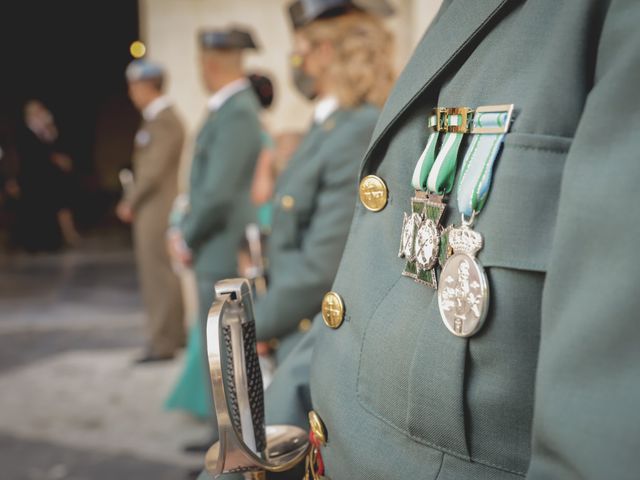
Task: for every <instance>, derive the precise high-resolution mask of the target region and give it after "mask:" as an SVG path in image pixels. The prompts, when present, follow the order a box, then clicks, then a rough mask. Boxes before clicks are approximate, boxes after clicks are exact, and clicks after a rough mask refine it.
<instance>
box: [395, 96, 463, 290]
mask: <svg viewBox="0 0 640 480" xmlns="http://www.w3.org/2000/svg"><path fill="white" fill-rule="evenodd" d="M472 113H473V111H472V110H471V109H469V108H466V107H459V108H436V109H434V111H433V112H432V114H431V116H430V117H429V120H428V126H429V128H430V129H431V134H430V135H429V138H428V140H427V145H426V146H425V148H424V151H423V152H422V155H420V158H419V159H418V162H417V164H416V167H415V170H414V172H413V176H412V179H411V184H412V186H413V188H415V190H416V195H415V196H414V197H413V198H412V199H411V212H410V213H405V214H404V220H403V225H402V234H401V238H400V250H399V252H398V256H399V257H400V258H404V259H405V260H406V264H405V268H404V271H403V272H402V274H403V275H405V276H407V277H411V278H413V279H414V280H415V281H417V282H419V283H422V284H425V285H428V286H430V287H432V288H437V285H438V283H437V276H436V271H435V267H436V265H437V263H438V259H439V257H441V249H442V248H445V247H444V245H442V242H441V230H442V227H441V226H440V219H441V218H442V215H443V213H444V210H445V207H446V205H445V203H444V197H445V195H447V194H449V193H450V192H451V189H452V188H453V183H454V180H455V174H456V165H457V157H458V150H459V148H460V143H461V141H462V136H463V135H464V134H465V133H466V132H467V131H468V126H469V120H470V118H471V115H472ZM441 133H445V135H444V138H443V139H442V146H441V147H440V151H439V152H438V154H437V155H436V149H437V144H438V140H439V136H440V134H441Z"/></svg>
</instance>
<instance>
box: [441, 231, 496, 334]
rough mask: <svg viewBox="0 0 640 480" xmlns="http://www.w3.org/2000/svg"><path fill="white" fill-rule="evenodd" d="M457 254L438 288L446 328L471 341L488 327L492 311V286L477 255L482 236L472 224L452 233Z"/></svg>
mask: <svg viewBox="0 0 640 480" xmlns="http://www.w3.org/2000/svg"><path fill="white" fill-rule="evenodd" d="M448 240H449V245H450V247H451V248H452V250H453V255H451V256H450V257H449V258H448V259H447V262H446V263H445V265H444V268H443V269H442V274H441V275H440V286H439V287H438V307H439V309H440V315H441V316H442V321H443V322H444V324H445V326H446V327H447V328H448V329H449V331H450V332H451V333H453V334H454V335H457V336H459V337H470V336H471V335H473V334H475V333H476V332H477V331H478V330H480V328H481V327H482V324H483V323H484V320H485V318H486V316H487V310H488V308H489V283H488V282H487V275H486V273H485V272H484V269H483V268H482V265H481V264H480V262H479V261H478V260H477V259H476V257H475V256H476V253H477V252H478V251H479V250H480V249H481V248H482V235H480V234H479V233H478V232H475V231H473V230H472V229H471V227H470V225H469V224H464V223H463V225H462V227H459V228H452V229H451V230H450V231H449V239H448Z"/></svg>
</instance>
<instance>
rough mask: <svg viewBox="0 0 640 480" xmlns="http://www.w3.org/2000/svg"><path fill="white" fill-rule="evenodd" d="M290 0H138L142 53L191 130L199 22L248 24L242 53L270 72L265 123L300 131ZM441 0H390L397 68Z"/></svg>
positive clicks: (197, 110) (202, 95) (200, 97)
mask: <svg viewBox="0 0 640 480" xmlns="http://www.w3.org/2000/svg"><path fill="white" fill-rule="evenodd" d="M289 1H290V0H139V11H140V35H141V37H142V40H143V41H144V42H145V44H146V45H147V47H148V50H147V52H148V53H147V55H148V56H149V58H153V59H155V60H157V61H159V62H161V63H163V64H164V65H165V66H166V67H167V69H168V70H169V73H170V80H169V93H170V95H171V96H172V97H173V98H174V99H175V100H176V102H177V104H178V107H179V108H180V110H181V112H182V114H183V116H184V117H185V120H186V121H187V124H188V125H189V127H190V130H191V131H192V132H193V131H194V130H195V129H196V128H197V125H198V124H199V122H200V121H201V119H202V118H203V115H204V108H205V102H206V97H207V94H206V92H205V91H204V89H203V87H202V83H201V81H200V74H199V70H198V65H197V62H196V60H197V43H196V32H197V31H198V29H200V28H201V27H204V26H208V27H224V26H226V25H228V24H231V23H236V24H241V25H247V26H250V27H252V28H253V29H254V31H255V32H256V34H257V37H258V40H259V42H260V45H261V47H262V48H261V50H260V51H259V52H258V53H255V54H249V55H248V66H249V68H250V69H254V70H259V71H262V72H265V73H268V74H270V76H271V77H272V79H274V80H275V83H276V102H275V104H274V105H273V107H272V108H271V111H270V112H269V113H268V114H267V115H266V118H267V122H268V124H269V125H268V126H269V128H271V129H272V130H273V131H276V132H279V131H283V130H292V129H293V130H303V129H305V128H306V126H307V122H308V119H309V114H310V110H311V109H310V107H309V105H308V104H307V102H305V101H304V100H303V99H302V98H301V97H300V96H299V95H298V94H297V93H296V92H295V91H294V88H293V86H292V85H291V83H290V80H289V69H288V54H289V52H290V51H291V29H290V26H289V23H288V19H287V16H286V15H287V13H286V5H287V4H288V3H289ZM441 1H442V0H392V3H393V4H394V5H395V7H396V15H395V16H394V17H392V18H390V19H389V20H388V25H389V27H390V28H391V30H392V31H393V32H394V33H395V35H396V54H397V64H396V65H397V70H398V72H399V71H400V70H401V69H402V67H403V66H404V64H405V63H406V61H407V59H408V57H409V56H410V54H411V51H412V50H413V48H414V47H415V45H416V43H417V42H418V40H419V39H420V38H421V36H422V34H423V33H424V31H425V29H426V27H427V26H428V25H429V23H430V22H431V20H432V19H433V16H434V15H435V13H436V12H437V10H438V8H439V6H440V3H441Z"/></svg>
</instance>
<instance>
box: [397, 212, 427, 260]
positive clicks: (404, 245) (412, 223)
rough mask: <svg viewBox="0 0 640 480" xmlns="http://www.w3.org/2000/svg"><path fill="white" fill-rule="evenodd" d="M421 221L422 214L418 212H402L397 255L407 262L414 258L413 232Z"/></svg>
mask: <svg viewBox="0 0 640 480" xmlns="http://www.w3.org/2000/svg"><path fill="white" fill-rule="evenodd" d="M421 222H422V216H421V215H420V214H419V213H415V212H414V213H405V214H404V220H403V221H402V235H401V236H400V251H399V252H398V257H400V258H405V259H407V261H409V262H413V261H414V260H415V258H416V257H415V232H416V228H418V227H419V226H420V224H421Z"/></svg>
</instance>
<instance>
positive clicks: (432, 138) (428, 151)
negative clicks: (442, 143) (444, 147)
mask: <svg viewBox="0 0 640 480" xmlns="http://www.w3.org/2000/svg"><path fill="white" fill-rule="evenodd" d="M427 126H428V127H429V128H430V129H432V132H431V134H430V135H429V138H428V140H427V145H426V146H425V147H424V150H423V152H422V154H421V155H420V158H418V163H417V164H416V168H415V169H414V170H413V176H412V177H411V185H412V186H413V188H415V189H416V190H424V189H425V188H426V184H425V183H426V178H427V176H428V175H429V172H430V171H431V167H432V166H433V164H434V162H435V157H436V144H437V143H438V137H439V136H440V127H441V126H440V125H438V115H435V114H434V115H431V116H430V117H429V120H428V122H427Z"/></svg>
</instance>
